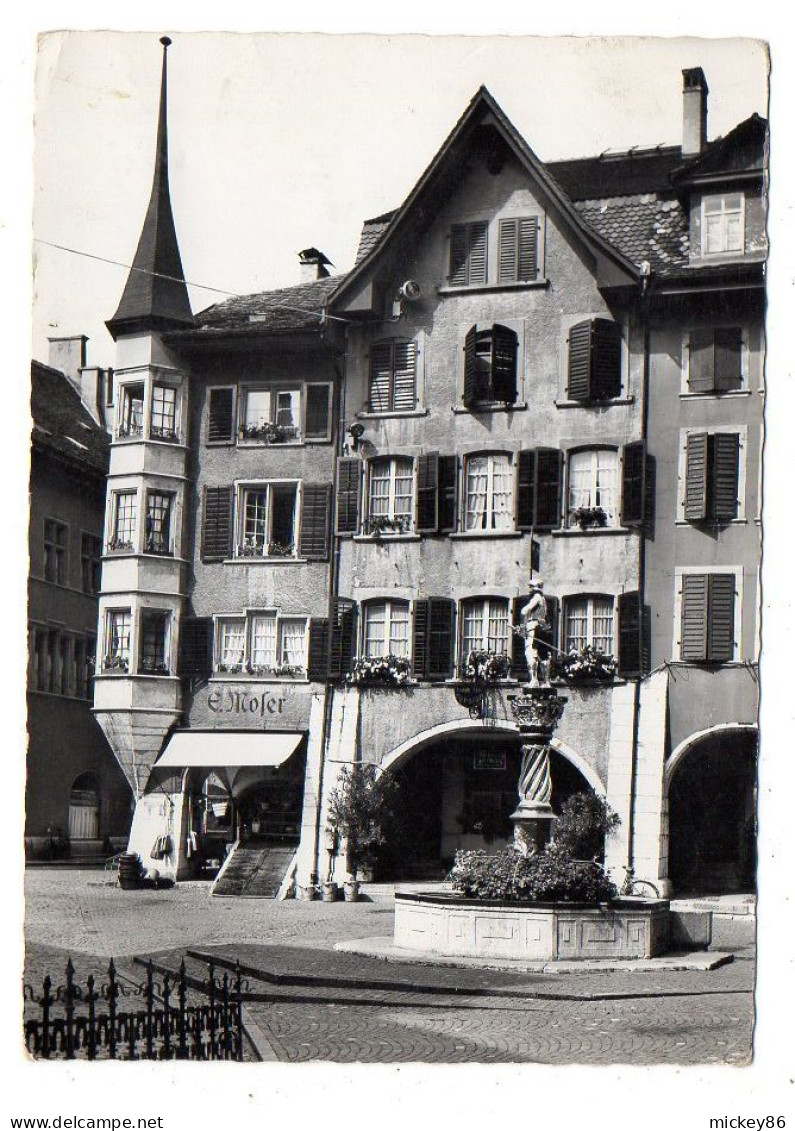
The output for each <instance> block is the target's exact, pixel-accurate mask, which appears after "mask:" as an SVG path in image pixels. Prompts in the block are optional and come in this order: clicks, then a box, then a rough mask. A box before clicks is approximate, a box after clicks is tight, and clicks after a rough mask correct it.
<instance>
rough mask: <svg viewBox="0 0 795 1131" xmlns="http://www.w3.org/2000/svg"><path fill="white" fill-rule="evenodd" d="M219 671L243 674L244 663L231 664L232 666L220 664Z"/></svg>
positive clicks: (239, 661) (240, 661)
mask: <svg viewBox="0 0 795 1131" xmlns="http://www.w3.org/2000/svg"><path fill="white" fill-rule="evenodd" d="M217 670H218V671H219V672H242V671H243V661H242V660H238V662H237V663H230V664H224V663H220V664H219V665H218V669H217Z"/></svg>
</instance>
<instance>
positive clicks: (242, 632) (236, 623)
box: [217, 617, 246, 672]
mask: <svg viewBox="0 0 795 1131" xmlns="http://www.w3.org/2000/svg"><path fill="white" fill-rule="evenodd" d="M217 656H218V664H217V670H218V671H221V672H234V671H242V669H243V664H244V663H245V658H246V622H245V618H243V617H229V618H227V619H224V620H221V621H219V622H218V649H217Z"/></svg>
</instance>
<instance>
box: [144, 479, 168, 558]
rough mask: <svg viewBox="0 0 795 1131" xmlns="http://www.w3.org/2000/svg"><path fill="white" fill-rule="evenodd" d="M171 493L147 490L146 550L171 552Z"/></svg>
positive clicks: (149, 552) (148, 551)
mask: <svg viewBox="0 0 795 1131" xmlns="http://www.w3.org/2000/svg"><path fill="white" fill-rule="evenodd" d="M172 502H173V495H167V494H164V493H163V492H161V491H149V492H148V493H147V496H146V552H147V553H148V554H170V553H171V506H172Z"/></svg>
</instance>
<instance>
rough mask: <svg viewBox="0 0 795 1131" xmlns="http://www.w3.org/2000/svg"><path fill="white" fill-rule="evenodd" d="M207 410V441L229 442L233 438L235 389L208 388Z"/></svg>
mask: <svg viewBox="0 0 795 1131" xmlns="http://www.w3.org/2000/svg"><path fill="white" fill-rule="evenodd" d="M208 395H209V408H208V412H207V443H208V444H231V443H232V442H233V441H234V439H235V390H234V389H233V388H232V387H230V386H226V387H224V388H217V389H209V390H208Z"/></svg>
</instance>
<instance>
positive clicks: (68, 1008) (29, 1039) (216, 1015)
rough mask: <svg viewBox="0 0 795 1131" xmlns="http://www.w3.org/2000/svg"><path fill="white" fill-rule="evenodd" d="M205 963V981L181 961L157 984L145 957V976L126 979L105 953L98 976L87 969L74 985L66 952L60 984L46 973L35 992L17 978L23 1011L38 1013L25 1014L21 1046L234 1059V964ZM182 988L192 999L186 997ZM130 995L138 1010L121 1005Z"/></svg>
mask: <svg viewBox="0 0 795 1131" xmlns="http://www.w3.org/2000/svg"><path fill="white" fill-rule="evenodd" d="M208 966H209V970H208V978H207V980H206V982H205V981H204V979H201V980H197V979H195V978H189V977H188V975H187V973H186V970H185V961H184V959H183V961H182V962H181V963H180V967H179V971H178V972H176V973H174V974H169V973H167V972H165V973H163V977H162V981H159V982H158V981H156V980H155V977H154V969H153V966H152V963H151V961H150V962H149V963H147V968H146V980H145V981H144V982H143V983H141V984H137V985H127V984H125V983H124V982H122V981H120V980H119V977H118V974H117V971H116V967H115V964H114V962H113V959H111V960H110V963H109V965H108V972H107V980H106V981H104V982H102V983H97V981H96V980H95V978H94V976H93V974H89V976H88V977H87V978H86V982H85V986H84V987H82V986H80V985H78V983H77V982H76V980H75V969H74V965H73V963H72V960H71V958H70V959H69V961H68V962H67V964H66V982H65V983H64V984H63V985H59V986H57V987H54V986H53V983H52V979H51V978H50V976H49V975H47V976H46V977H45V978H44V980H43V982H42V991H41V994H40V995H38V996H37V995H36V993H35V992H34V990H33V987H32V986H31V985H29V984H28V983H26V984H25V987H24V998H25V1002H26V1011H27V1012H28V1013H30V1012H32V1011H35V1012H36V1013H38V1016H33V1017H30V1016H29V1017H27V1018H26V1020H25V1044H26V1046H27V1049H28V1052H29V1053H31V1055H33V1056H36V1057H41V1058H43V1059H46V1060H75V1059H78V1058H80V1059H83V1058H85V1059H87V1060H99V1059H109V1060H242V1059H243V1016H242V993H243V987H242V983H241V977H240V970H239V968H237V967H236V968H235V971H234V973H233V974H232V975H231V977H230V975H229V973H224V975H223V977H222V978H220V979H216V976H215V968H214V966H213V964H212V963H208ZM189 990H190V991H193V993H197V994H198V997H199V1000H198V1001H194V1000H191V1002H190V1004H189V1003H188V991H189ZM135 998H137V999H138V1000H139V1001H140V1008H138V1009H134V1008H123V1006H124V1002H125V999H135ZM120 1003H121V1005H122V1008H120ZM131 1004H132V1002H131Z"/></svg>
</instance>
